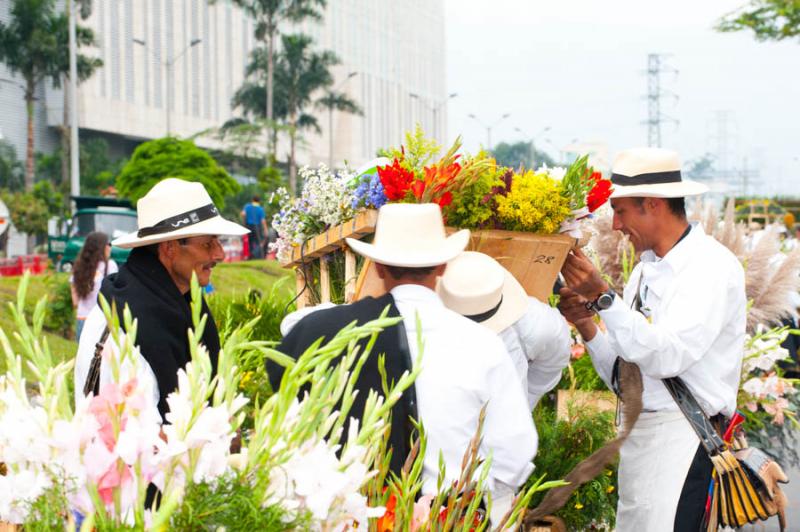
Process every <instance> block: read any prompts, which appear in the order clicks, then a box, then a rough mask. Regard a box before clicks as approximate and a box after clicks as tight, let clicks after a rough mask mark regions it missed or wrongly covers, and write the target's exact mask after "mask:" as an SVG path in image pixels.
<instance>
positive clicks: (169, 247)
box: [158, 240, 178, 259]
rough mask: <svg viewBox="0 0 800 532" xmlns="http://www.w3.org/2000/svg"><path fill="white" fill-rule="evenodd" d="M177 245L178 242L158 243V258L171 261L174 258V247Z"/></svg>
mask: <svg viewBox="0 0 800 532" xmlns="http://www.w3.org/2000/svg"><path fill="white" fill-rule="evenodd" d="M177 245H178V242H177V241H175V240H168V241H166V242H160V243H159V244H158V256H159V257H164V258H166V259H173V258H175V246H177Z"/></svg>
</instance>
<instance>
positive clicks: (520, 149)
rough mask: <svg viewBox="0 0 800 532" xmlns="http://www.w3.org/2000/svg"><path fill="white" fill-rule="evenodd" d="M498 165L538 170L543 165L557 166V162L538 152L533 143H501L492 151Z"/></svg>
mask: <svg viewBox="0 0 800 532" xmlns="http://www.w3.org/2000/svg"><path fill="white" fill-rule="evenodd" d="M492 155H493V156H494V158H495V159H497V164H499V165H501V166H508V167H510V168H514V169H517V168H520V167H523V168H536V167H539V166H541V165H543V164H546V165H547V166H555V162H554V161H553V159H551V158H550V156H549V155H547V154H546V153H545V152H543V151H539V150H537V149H536V148H535V147H534V146H533V142H515V143H513V144H509V143H507V142H501V143H500V144H498V145H497V146H495V147H494V149H493V150H492Z"/></svg>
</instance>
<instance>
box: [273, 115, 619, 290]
mask: <svg viewBox="0 0 800 532" xmlns="http://www.w3.org/2000/svg"><path fill="white" fill-rule="evenodd" d="M460 148H461V141H460V138H458V139H456V141H455V142H454V143H453V145H452V146H451V147H450V148H449V149H448V150H447V151H446V152H445V153H444V155H442V156H439V155H438V154H439V153H441V151H442V149H441V147H440V146H439V145H438V144H437V143H436V142H435V141H433V140H430V139H427V138H426V137H425V135H424V133H423V131H422V129H421V128H420V127H419V126H418V127H417V128H416V130H415V131H414V132H413V133H412V132H409V133H406V137H405V143H404V145H402V146H400V147H399V148H391V149H388V150H385V151H384V152H383V153H382V154H381V155H382V156H383V159H381V161H380V162H382V163H383V164H376V165H371V166H373V170H372V171H369V172H365V173H361V174H359V173H349V172H347V173H345V175H343V176H339V177H332V176H326V177H325V178H324V179H322V180H321V181H320V180H319V179H316V178H315V179H311V180H309V181H307V184H306V186H305V187H304V188H303V191H302V193H301V196H300V197H299V198H297V199H294V200H293V199H291V198H289V197H288V195H284V196H283V197H282V202H281V206H282V207H281V212H279V213H278V214H277V215H276V217H275V220H274V222H273V224H274V226H275V228H276V229H277V231H278V235H279V239H278V243H277V246H276V247H277V250H278V253H279V258H280V260H281V261H282V262H283V264H284V265H298V264H301V263H303V262H306V261H307V260H312V259H314V258H317V257H320V256H323V255H325V254H326V253H329V252H330V250H331V249H334V248H336V247H341V246H343V245H344V243H343V242H344V238H345V237H355V238H360V237H362V236H364V235H367V234H369V233H371V232H372V231H373V230H374V221H375V218H374V215H369V214H365V213H369V212H371V211H372V210H374V209H377V208H380V207H381V206H382V205H384V204H386V203H390V202H392V203H436V204H438V205H439V206H440V207H441V208H442V214H443V216H444V218H445V221H446V222H447V224H448V225H449V226H451V227H453V228H459V229H463V228H466V229H471V230H472V231H473V236H472V243H471V249H473V250H477V251H481V252H483V253H486V254H488V255H491V256H493V257H495V258H496V259H497V260H498V261H500V262H501V264H503V266H505V267H506V268H507V269H508V270H509V271H511V273H512V274H513V275H514V276H515V277H516V278H517V279H518V280H519V281H520V282H521V283H522V285H523V287H525V288H526V290H527V291H528V294H529V295H533V296H536V297H539V298H540V299H543V300H546V298H547V296H548V294H549V293H550V290H551V288H552V286H553V282H554V281H555V277H556V275H557V272H558V270H560V268H561V265H562V264H563V262H564V260H565V258H566V255H567V253H568V252H569V250H570V249H571V248H572V246H573V245H574V244H575V239H576V238H577V237H578V236H579V235H580V228H581V225H582V223H583V221H584V220H587V219H588V218H589V217H590V216H591V213H592V212H594V211H595V210H596V209H597V208H598V207H599V206H600V205H602V204H603V203H605V201H606V200H607V199H608V197H609V195H610V194H611V182H610V181H608V180H606V179H603V178H602V176H601V174H600V173H599V172H595V171H594V170H593V169H592V168H591V167H590V166H589V165H588V159H587V157H585V156H584V157H581V158H579V159H577V160H576V161H575V162H574V163H573V164H572V165H570V166H569V168H558V167H556V168H547V167H542V168H540V169H538V170H535V171H534V170H526V169H523V168H520V169H518V170H513V169H510V168H506V167H503V166H500V165H498V164H497V162H496V161H495V160H494V159H493V158H492V157H491V156H490V155H489V154H488V153H487V152H485V151H481V152H478V153H477V154H475V155H465V154H462V153H459V150H460ZM323 169H324V167H320V172H321V171H323ZM303 171H304V172H305V173H306V174H308V173H311V174H312V175H313V171H310V170H308V169H304V170H303ZM324 171H325V172H327V169H324ZM317 174H319V172H317ZM320 204H324V205H325V208H323V209H322V210H323V211H324V212H325V213H327V214H328V216H327V217H323V216H321V215H320V214H319V213H318V212H317V211H319V210H320ZM359 216H361V217H362V218H359ZM347 220H355V222H354V223H351V222H349V221H347ZM342 222H345V223H344V224H342ZM337 224H339V225H337ZM348 224H349V225H348ZM314 235H320V236H317V237H315V238H314V239H313V240H309V239H310V238H312V237H313V236H314ZM369 273H370V272H369V271H367V269H363V270H362V273H361V276H360V279H359V286H360V287H366V288H365V290H367V292H369V288H368V287H369V285H370V283H371V281H370V275H369ZM372 280H373V281H374V275H373V276H372ZM357 291H359V290H358V289H357ZM360 293H362V294H363V293H364V292H363V291H360Z"/></svg>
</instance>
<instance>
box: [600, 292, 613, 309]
mask: <svg viewBox="0 0 800 532" xmlns="http://www.w3.org/2000/svg"><path fill="white" fill-rule="evenodd" d="M612 303H614V296H613V295H611V294H600V297H598V298H597V307H598V308H599V309H600V310H606V309H609V308H611V305H612Z"/></svg>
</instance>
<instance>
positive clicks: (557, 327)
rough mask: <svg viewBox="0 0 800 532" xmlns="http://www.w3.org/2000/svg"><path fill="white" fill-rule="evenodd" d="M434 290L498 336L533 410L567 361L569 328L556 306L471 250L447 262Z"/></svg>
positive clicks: (480, 254) (486, 258)
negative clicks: (541, 299) (533, 293)
mask: <svg viewBox="0 0 800 532" xmlns="http://www.w3.org/2000/svg"><path fill="white" fill-rule="evenodd" d="M436 291H437V293H438V294H439V296H440V297H441V298H442V301H443V302H444V305H445V306H446V307H447V308H449V309H450V310H454V311H456V312H458V313H459V314H461V315H462V316H465V317H467V318H469V319H471V320H472V321H474V322H476V323H480V324H481V325H483V326H484V327H486V328H487V329H489V330H490V331H493V332H494V333H496V334H498V335H499V336H500V339H501V340H503V343H504V344H505V346H506V349H507V350H508V354H509V355H510V356H511V360H512V362H513V363H514V368H515V369H516V370H517V375H518V377H519V380H520V383H521V387H522V390H523V391H524V392H525V394H526V396H527V397H528V408H529V409H530V410H533V408H534V407H535V406H536V403H538V402H539V399H540V398H541V397H542V396H543V395H544V394H545V393H547V392H549V391H550V390H552V389H553V388H554V387H555V386H556V384H558V381H559V380H561V372H562V370H563V369H564V368H565V367H567V364H569V355H570V335H569V327H568V326H567V322H566V320H564V318H563V317H562V316H561V314H559V312H558V310H556V309H554V308H552V307H551V306H550V305H547V304H545V303H542V302H541V301H539V300H538V299H536V298H532V297H528V294H526V293H525V289H524V288H522V285H521V284H519V281H517V280H516V279H515V278H514V276H513V275H511V273H510V272H509V271H508V270H506V269H505V268H503V267H502V266H501V265H500V263H499V262H497V261H496V260H494V259H493V258H492V257H490V256H488V255H485V254H483V253H478V252H475V251H465V252H463V253H462V254H460V255H459V256H458V257H456V258H455V259H453V260H451V261H450V262H449V263H448V264H447V270H446V271H445V272H444V275H443V276H442V277H440V278H439V283H438V285H437V287H436Z"/></svg>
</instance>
